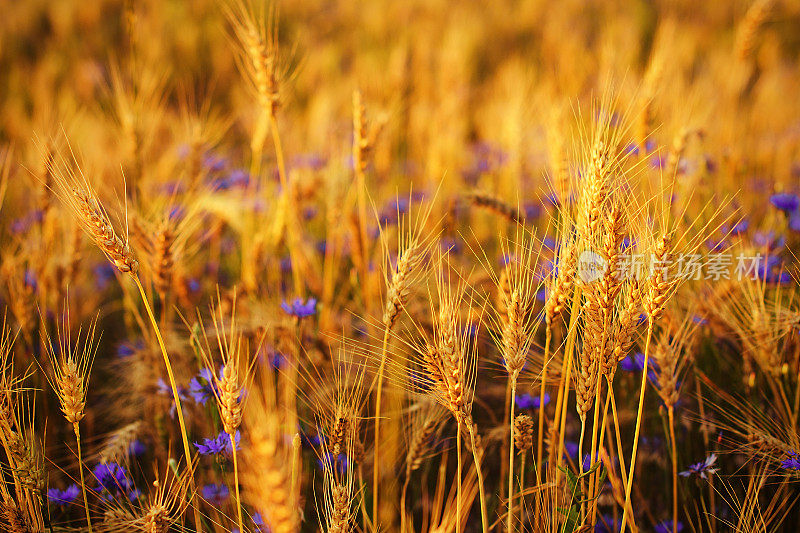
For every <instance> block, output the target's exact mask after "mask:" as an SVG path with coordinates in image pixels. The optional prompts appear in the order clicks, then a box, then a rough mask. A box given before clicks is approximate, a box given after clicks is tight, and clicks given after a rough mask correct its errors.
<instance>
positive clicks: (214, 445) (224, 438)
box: [194, 431, 241, 455]
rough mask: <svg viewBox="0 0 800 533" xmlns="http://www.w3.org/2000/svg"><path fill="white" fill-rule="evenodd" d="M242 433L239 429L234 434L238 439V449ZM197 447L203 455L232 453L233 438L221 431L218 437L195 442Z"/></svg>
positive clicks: (235, 438) (236, 439)
mask: <svg viewBox="0 0 800 533" xmlns="http://www.w3.org/2000/svg"><path fill="white" fill-rule="evenodd" d="M240 438H241V435H240V434H239V432H238V431H237V432H236V434H235V435H234V440H235V441H236V449H237V450H239V449H240V448H239V439H240ZM194 445H195V447H196V448H197V451H198V452H200V454H201V455H220V454H222V453H225V454H230V453H232V452H233V449H232V447H231V438H230V436H229V435H228V434H227V433H225V432H224V431H220V433H219V435H217V436H216V437H211V438H207V439H203V442H195V443H194Z"/></svg>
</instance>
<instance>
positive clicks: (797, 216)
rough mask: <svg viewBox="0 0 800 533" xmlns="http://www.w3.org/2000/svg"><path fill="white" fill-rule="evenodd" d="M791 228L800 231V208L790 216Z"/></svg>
mask: <svg viewBox="0 0 800 533" xmlns="http://www.w3.org/2000/svg"><path fill="white" fill-rule="evenodd" d="M789 229H790V230H792V231H797V232H800V210H797V211H795V212H794V213H792V214H791V215H790V216H789Z"/></svg>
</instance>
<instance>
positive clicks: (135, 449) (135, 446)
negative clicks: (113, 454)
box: [128, 439, 147, 457]
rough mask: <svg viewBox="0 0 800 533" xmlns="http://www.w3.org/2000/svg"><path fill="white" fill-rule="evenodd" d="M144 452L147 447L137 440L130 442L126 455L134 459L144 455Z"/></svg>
mask: <svg viewBox="0 0 800 533" xmlns="http://www.w3.org/2000/svg"><path fill="white" fill-rule="evenodd" d="M146 452H147V445H146V444H145V443H144V442H142V441H140V440H139V439H135V440H134V441H133V442H131V445H130V446H128V453H129V454H131V455H132V456H134V457H139V456H141V455H144V454H145V453H146Z"/></svg>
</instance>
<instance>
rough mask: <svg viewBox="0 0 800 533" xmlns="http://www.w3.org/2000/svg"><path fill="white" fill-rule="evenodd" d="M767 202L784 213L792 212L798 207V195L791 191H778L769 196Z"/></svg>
mask: <svg viewBox="0 0 800 533" xmlns="http://www.w3.org/2000/svg"><path fill="white" fill-rule="evenodd" d="M769 202H770V203H771V204H772V205H773V206H774V207H775V208H776V209H780V210H781V211H783V212H785V213H794V212H795V211H797V209H798V207H800V197H798V196H797V195H796V194H791V193H785V192H783V193H778V194H773V195H772V196H770V197H769Z"/></svg>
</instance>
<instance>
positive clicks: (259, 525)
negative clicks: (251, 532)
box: [253, 513, 271, 533]
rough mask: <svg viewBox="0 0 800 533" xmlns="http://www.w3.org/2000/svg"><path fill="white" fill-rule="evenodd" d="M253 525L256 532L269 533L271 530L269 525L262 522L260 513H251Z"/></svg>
mask: <svg viewBox="0 0 800 533" xmlns="http://www.w3.org/2000/svg"><path fill="white" fill-rule="evenodd" d="M253 525H254V526H256V532H257V533H269V532H270V531H271V530H270V528H269V526H268V525H267V524H265V523H264V519H263V518H262V517H261V514H260V513H256V514H254V515H253Z"/></svg>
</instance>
